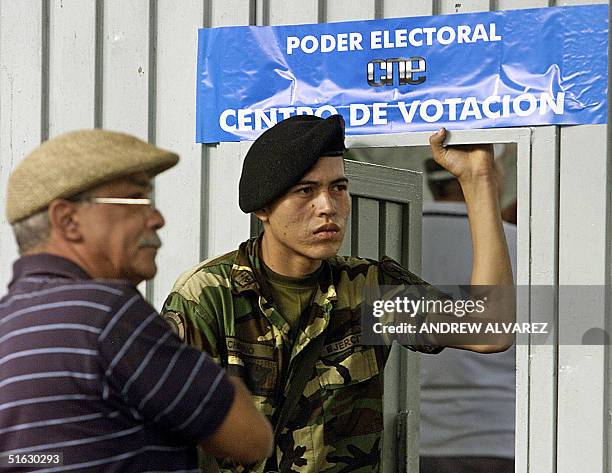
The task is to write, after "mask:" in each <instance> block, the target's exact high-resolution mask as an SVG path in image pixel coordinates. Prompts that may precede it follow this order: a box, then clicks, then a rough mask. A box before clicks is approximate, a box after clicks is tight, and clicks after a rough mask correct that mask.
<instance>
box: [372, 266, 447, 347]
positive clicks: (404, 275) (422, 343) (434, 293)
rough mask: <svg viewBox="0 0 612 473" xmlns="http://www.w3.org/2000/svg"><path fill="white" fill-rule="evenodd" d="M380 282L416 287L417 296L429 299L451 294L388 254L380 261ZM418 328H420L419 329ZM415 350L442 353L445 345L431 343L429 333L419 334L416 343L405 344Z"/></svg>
mask: <svg viewBox="0 0 612 473" xmlns="http://www.w3.org/2000/svg"><path fill="white" fill-rule="evenodd" d="M379 270H380V272H379V284H380V285H384V286H397V285H404V286H405V287H406V288H407V289H410V287H411V286H412V287H414V290H415V298H417V299H418V298H420V297H421V296H425V297H426V298H427V299H434V298H437V299H448V298H449V296H448V295H447V294H445V293H444V292H442V291H440V290H439V289H438V288H437V287H435V286H432V285H431V284H429V283H428V282H427V281H424V280H423V279H421V278H420V277H419V276H417V275H416V274H414V273H412V272H411V271H409V270H407V269H406V268H404V267H403V266H402V265H400V264H399V263H398V262H397V261H395V260H394V259H392V258H389V257H387V256H383V257H382V259H381V260H380V263H379ZM425 320H426V316H424V317H420V318H419V322H418V323H419V326H420V324H422V323H423V322H425ZM417 330H418V329H417ZM404 346H405V347H406V348H409V349H410V350H413V351H419V352H421V353H429V354H435V353H440V352H441V351H442V350H443V349H444V347H441V346H438V345H431V344H430V343H429V340H428V337H427V334H418V335H417V336H416V344H411V345H404Z"/></svg>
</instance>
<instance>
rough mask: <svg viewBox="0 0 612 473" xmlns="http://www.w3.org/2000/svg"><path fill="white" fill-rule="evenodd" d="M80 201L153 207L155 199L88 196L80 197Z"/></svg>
mask: <svg viewBox="0 0 612 473" xmlns="http://www.w3.org/2000/svg"><path fill="white" fill-rule="evenodd" d="M79 201H80V202H89V203H90V204H118V205H148V206H149V207H153V200H151V199H141V198H134V197H87V198H85V199H79Z"/></svg>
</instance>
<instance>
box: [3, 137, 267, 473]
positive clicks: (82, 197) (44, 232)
mask: <svg viewBox="0 0 612 473" xmlns="http://www.w3.org/2000/svg"><path fill="white" fill-rule="evenodd" d="M177 161H178V156H177V155H175V154H173V153H171V152H168V151H165V150H162V149H159V148H156V147H154V146H152V145H149V144H147V143H145V142H142V141H140V140H138V139H137V138H134V137H132V136H128V135H125V134H122V133H115V132H108V131H103V130H87V131H77V132H72V133H68V134H65V135H62V136H60V137H57V138H55V139H52V140H49V141H47V142H45V143H43V144H42V145H41V146H40V147H39V148H37V149H36V150H34V151H33V152H32V153H31V154H30V155H29V156H27V157H26V158H25V159H24V160H23V161H22V162H21V163H20V164H19V166H18V167H17V168H16V169H15V170H14V172H13V173H12V174H11V177H10V180H9V186H8V199H7V216H8V221H9V222H10V223H11V224H12V225H13V229H14V232H15V236H16V239H17V243H18V246H19V249H20V253H21V257H20V258H19V259H18V260H17V261H16V262H15V265H14V275H13V280H12V282H11V283H10V285H9V293H8V294H7V295H6V296H5V297H4V298H3V299H2V300H1V301H0V366H1V369H0V449H1V450H2V452H0V462H2V463H1V465H3V466H9V467H11V466H12V467H15V468H17V467H23V466H34V465H38V466H42V467H47V468H48V470H47V469H45V470H43V471H56V469H55V467H58V466H59V465H60V464H63V465H64V468H65V469H69V470H71V471H74V470H78V471H117V472H119V471H120V472H129V471H134V472H136V471H138V472H142V471H153V470H154V471H197V455H196V446H197V445H198V444H199V445H201V446H202V448H203V449H205V450H207V451H210V452H213V453H215V454H216V455H221V456H228V457H234V458H236V459H239V460H241V461H245V462H252V461H256V460H259V459H261V458H265V457H266V456H267V455H268V454H269V451H270V449H271V429H270V426H269V423H268V422H267V420H266V419H265V418H264V417H263V416H262V415H261V414H259V413H258V412H257V410H256V409H255V407H254V405H253V403H252V401H251V400H250V397H249V393H248V391H247V390H246V389H245V388H244V387H243V386H242V384H241V383H240V382H237V381H232V380H230V379H229V378H228V377H227V376H226V374H225V373H224V371H223V370H222V369H221V368H219V367H218V366H217V365H216V364H215V363H213V362H212V361H211V360H210V358H209V357H208V356H207V355H206V354H204V353H202V352H200V351H198V350H196V349H193V348H190V347H186V346H185V345H183V344H181V342H180V340H179V339H178V338H177V337H176V336H175V335H174V334H173V333H172V331H171V329H170V327H169V326H168V325H167V324H166V322H164V321H163V320H162V319H161V318H160V317H159V315H158V314H157V312H156V311H155V310H154V309H153V308H152V307H151V306H150V305H149V304H147V302H146V301H145V300H144V299H143V298H142V297H141V295H140V294H139V292H138V291H137V289H136V287H135V286H136V285H137V284H138V283H140V282H141V281H143V280H146V279H150V278H152V277H153V276H154V275H155V272H156V269H157V268H156V265H155V255H156V252H157V249H158V248H159V246H160V244H161V243H160V240H159V237H158V236H157V230H159V229H160V228H161V227H162V226H163V225H164V219H163V217H162V215H161V214H160V213H159V211H158V210H157V209H155V207H154V206H153V205H152V203H151V198H150V192H151V179H152V178H153V177H154V176H155V175H156V174H158V173H160V172H162V171H164V170H166V169H168V168H170V167H172V166H174V165H175V164H176V162H177ZM236 438H240V442H236V441H235V439H236ZM60 469H61V468H59V467H58V468H57V470H60ZM20 471H23V470H20Z"/></svg>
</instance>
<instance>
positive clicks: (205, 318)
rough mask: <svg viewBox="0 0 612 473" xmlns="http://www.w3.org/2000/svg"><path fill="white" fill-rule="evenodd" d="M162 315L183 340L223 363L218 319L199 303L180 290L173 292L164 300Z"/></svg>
mask: <svg viewBox="0 0 612 473" xmlns="http://www.w3.org/2000/svg"><path fill="white" fill-rule="evenodd" d="M161 316H162V317H163V318H164V320H166V322H168V323H169V324H170V326H171V327H172V330H173V331H174V333H176V334H177V335H178V337H179V338H180V339H181V340H182V341H184V342H185V343H187V344H189V345H191V346H193V347H196V348H198V349H200V350H202V351H205V352H206V353H208V354H209V355H210V356H211V358H212V359H213V360H214V361H215V362H217V363H218V364H222V363H221V353H220V351H219V339H220V337H219V329H218V324H217V320H216V318H215V317H212V316H211V315H209V314H207V313H206V312H205V311H204V310H203V309H202V307H200V305H199V304H197V303H196V302H194V301H192V300H190V299H187V298H186V297H184V296H183V295H181V294H180V293H179V292H171V293H170V295H169V296H168V298H167V299H166V302H164V306H163V309H162V312H161Z"/></svg>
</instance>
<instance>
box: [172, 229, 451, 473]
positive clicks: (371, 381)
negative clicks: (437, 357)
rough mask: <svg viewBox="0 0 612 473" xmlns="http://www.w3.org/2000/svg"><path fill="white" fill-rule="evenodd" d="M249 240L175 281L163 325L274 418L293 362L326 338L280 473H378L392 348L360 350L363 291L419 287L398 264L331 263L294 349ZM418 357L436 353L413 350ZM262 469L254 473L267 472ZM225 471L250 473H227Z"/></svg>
mask: <svg viewBox="0 0 612 473" xmlns="http://www.w3.org/2000/svg"><path fill="white" fill-rule="evenodd" d="M258 253H259V243H258V241H257V240H256V239H252V240H249V241H247V242H244V243H243V244H242V245H240V248H239V249H238V250H237V251H233V252H231V253H228V254H226V255H224V256H221V257H219V258H215V259H212V260H209V261H205V262H203V263H201V264H200V265H198V266H197V267H195V268H193V269H192V270H190V271H188V272H186V273H184V274H183V275H182V276H181V277H180V278H179V280H178V281H177V282H176V284H175V286H174V288H173V289H172V292H171V294H170V295H169V297H168V299H167V300H166V303H165V305H164V308H163V310H162V314H163V316H164V317H165V318H166V319H167V320H168V321H169V322H171V323H172V324H173V325H174V326H175V328H176V329H177V331H178V333H179V336H180V337H181V338H182V339H183V340H185V341H186V342H187V343H189V344H191V345H195V346H196V347H198V348H200V349H202V350H204V351H206V352H208V353H210V354H211V356H212V357H213V359H214V360H216V361H217V362H218V363H220V364H221V365H222V366H224V367H226V368H227V371H228V373H229V374H231V375H237V376H240V377H241V378H242V379H243V380H244V382H245V384H246V385H247V386H248V388H249V389H250V390H251V392H252V394H253V398H254V401H255V404H256V405H257V407H258V408H259V410H260V411H261V412H263V413H264V414H266V415H267V416H268V417H269V418H272V416H273V415H274V413H275V410H276V409H277V407H278V406H279V405H282V401H283V399H284V396H285V394H286V392H287V388H288V387H287V386H286V385H285V383H286V380H287V379H288V377H289V376H288V375H289V373H290V372H291V370H292V369H293V368H294V366H295V362H294V360H295V358H296V356H297V355H298V354H299V353H300V352H301V351H302V350H304V349H305V348H307V346H308V344H309V343H310V341H311V340H312V339H313V338H314V337H316V336H317V335H319V334H320V333H322V332H323V331H324V330H325V331H326V333H325V334H324V336H325V340H324V344H323V349H322V352H321V356H320V358H319V359H318V361H317V362H316V363H315V366H314V368H313V370H312V372H311V373H304V376H308V377H309V381H308V383H307V384H306V388H305V389H304V392H303V395H302V397H301V398H300V401H299V404H298V407H297V408H296V411H297V412H299V414H298V415H297V416H294V418H292V419H290V420H289V422H288V423H287V426H286V428H285V429H284V431H283V432H282V434H281V435H280V436H279V438H278V442H277V448H276V455H277V462H278V468H279V470H280V471H282V472H289V471H291V472H325V473H332V472H348V471H351V472H354V471H360V472H368V473H370V472H373V471H378V470H379V464H380V451H381V440H382V435H381V434H382V430H383V404H382V395H383V368H384V365H385V361H386V359H387V356H388V352H389V350H388V347H386V346H364V345H362V344H361V313H360V305H361V302H362V298H363V296H362V294H363V289H364V287H365V286H371V287H378V285H379V284H422V283H423V281H422V280H420V279H419V278H418V277H416V276H414V275H412V274H411V273H409V272H408V271H406V270H403V269H402V268H401V267H400V266H399V265H397V264H396V263H394V262H393V261H392V260H386V261H383V262H382V263H381V262H376V261H372V260H365V259H358V258H349V257H340V256H338V257H334V258H331V259H329V260H326V261H324V265H325V267H324V269H323V272H322V275H321V281H320V284H319V287H318V288H317V289H316V292H315V295H314V297H313V303H312V305H311V309H310V312H309V313H308V314H307V316H303V320H302V322H301V327H302V330H301V331H300V332H299V333H298V337H297V340H296V341H295V344H294V343H293V340H291V339H290V338H289V331H290V327H289V324H288V323H287V322H286V321H285V320H284V318H283V316H282V315H281V314H280V313H279V312H278V311H277V310H276V308H275V307H274V306H273V305H272V303H271V301H270V296H269V289H268V288H267V284H266V281H265V278H264V277H263V270H262V267H261V260H260V257H259V254H258ZM408 348H412V349H415V350H419V351H427V352H435V351H439V350H436V349H433V348H431V347H427V346H409V347H408ZM264 463H265V462H262V463H260V464H258V465H255V466H253V467H251V469H248V468H247V470H248V471H254V472H262V471H264ZM225 467H226V468H228V469H227V470H225V471H245V470H244V469H243V467H236V466H235V467H230V466H225Z"/></svg>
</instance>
